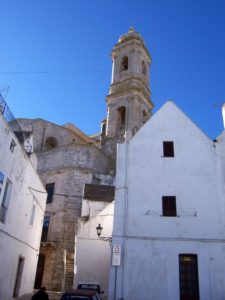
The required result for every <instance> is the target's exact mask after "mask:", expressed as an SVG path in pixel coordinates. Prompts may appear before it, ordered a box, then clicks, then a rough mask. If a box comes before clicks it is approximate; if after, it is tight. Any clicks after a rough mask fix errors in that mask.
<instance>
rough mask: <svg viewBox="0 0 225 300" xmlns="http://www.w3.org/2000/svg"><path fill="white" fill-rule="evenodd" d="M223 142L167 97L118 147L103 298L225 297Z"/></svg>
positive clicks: (175, 299)
mask: <svg viewBox="0 0 225 300" xmlns="http://www.w3.org/2000/svg"><path fill="white" fill-rule="evenodd" d="M224 146H225V133H224V132H223V133H222V134H221V135H220V136H219V137H218V139H217V141H216V140H215V141H212V140H211V139H210V138H208V137H207V136H206V135H205V134H204V133H203V132H202V131H201V130H200V129H199V128H198V127H197V126H196V125H195V124H194V123H193V122H192V121H191V120H190V119H189V118H188V117H187V116H186V115H185V114H184V113H183V112H182V111H181V110H180V109H179V108H178V107H177V106H176V105H175V104H174V103H173V102H172V101H168V102H167V103H166V104H165V105H163V107H162V108H161V109H160V110H159V111H158V112H157V113H155V114H154V116H152V117H151V119H150V120H149V121H148V122H147V123H146V124H145V125H144V126H143V127H142V128H141V129H140V130H139V131H138V132H137V133H136V134H135V136H134V137H133V138H132V139H131V140H130V141H128V142H125V143H123V144H120V145H119V146H118V153H117V175H116V195H115V210H114V228H113V245H115V244H118V245H120V246H121V264H120V265H119V266H112V267H111V271H110V287H109V290H110V291H109V299H110V300H113V299H124V300H128V299H129V300H131V299H132V300H134V299H151V300H166V299H168V300H178V299H204V300H209V299H213V300H217V299H218V300H219V299H224V295H225V259H224V257H225V214H224V212H225V210H224V204H225V202H224V199H225V197H224V196H225V189H224V181H225V166H224V164H225V163H224V162H225V159H224Z"/></svg>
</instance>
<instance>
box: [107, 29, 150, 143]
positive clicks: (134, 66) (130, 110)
mask: <svg viewBox="0 0 225 300" xmlns="http://www.w3.org/2000/svg"><path fill="white" fill-rule="evenodd" d="M111 57H112V80H111V85H110V89H109V95H108V96H107V98H106V102H107V104H108V107H107V122H106V134H105V137H106V138H111V139H113V140H116V141H117V142H119V141H121V142H122V141H124V135H125V133H126V134H129V135H130V136H132V135H134V134H135V132H136V131H137V130H138V129H139V128H140V127H141V126H142V125H143V124H144V123H145V122H146V121H147V120H148V119H149V118H150V117H151V115H152V108H153V106H154V104H153V103H152V101H151V92H150V85H149V69H150V65H151V61H152V59H151V56H150V53H149V52H148V50H147V49H146V47H145V42H144V40H143V39H142V37H141V35H140V34H139V33H138V32H135V30H134V28H133V27H131V28H130V30H129V32H128V33H127V34H124V35H122V36H121V37H120V38H119V41H118V43H117V44H116V45H115V46H114V47H113V50H112V53H111Z"/></svg>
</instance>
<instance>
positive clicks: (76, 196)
mask: <svg viewBox="0 0 225 300" xmlns="http://www.w3.org/2000/svg"><path fill="white" fill-rule="evenodd" d="M102 186H104V185H102ZM110 187H111V186H110ZM28 188H29V189H31V190H33V191H35V192H37V193H42V194H47V195H48V192H44V191H39V190H37V189H35V188H32V187H31V186H28ZM95 190H97V191H102V189H98V188H95ZM51 195H52V196H54V195H55V196H62V197H73V198H79V199H83V198H84V197H83V196H78V195H67V194H58V193H53V194H51ZM84 199H87V200H88V198H84Z"/></svg>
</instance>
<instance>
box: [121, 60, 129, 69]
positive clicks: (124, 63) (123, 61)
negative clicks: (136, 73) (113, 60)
mask: <svg viewBox="0 0 225 300" xmlns="http://www.w3.org/2000/svg"><path fill="white" fill-rule="evenodd" d="M127 70H128V57H127V56H124V57H122V60H121V71H127Z"/></svg>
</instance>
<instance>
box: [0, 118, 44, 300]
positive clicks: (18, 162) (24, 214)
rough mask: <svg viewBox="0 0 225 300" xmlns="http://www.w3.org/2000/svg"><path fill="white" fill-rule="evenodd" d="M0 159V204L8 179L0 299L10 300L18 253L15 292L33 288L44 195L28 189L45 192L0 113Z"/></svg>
mask: <svg viewBox="0 0 225 300" xmlns="http://www.w3.org/2000/svg"><path fill="white" fill-rule="evenodd" d="M12 139H13V140H14V141H15V143H16V146H15V148H14V151H13V152H11V151H10V144H11V141H12ZM0 158H1V159H0V171H1V172H2V173H3V174H4V182H3V185H2V186H1V193H0V205H1V203H2V200H3V194H4V189H5V184H6V180H7V179H9V180H10V181H11V183H12V192H11V197H10V200H9V206H8V210H7V216H6V220H5V223H3V222H0V266H1V268H0V269H1V272H0V299H4V300H10V299H12V294H13V290H14V286H15V280H16V273H17V265H18V260H19V257H20V256H22V257H23V258H24V259H25V261H24V268H23V272H22V280H21V285H20V290H19V295H23V294H26V293H31V292H32V291H33V285H34V279H35V273H36V266H37V258H38V252H39V245H40V237H41V231H42V222H43V215H44V210H45V204H46V194H45V193H38V192H35V191H34V190H30V189H29V187H32V188H34V189H36V190H38V191H40V192H45V189H44V187H43V185H42V183H41V180H40V178H39V176H38V175H37V173H36V172H35V170H34V168H33V166H32V164H31V162H30V159H29V157H28V156H27V154H26V153H25V152H24V150H23V148H22V146H21V145H20V143H19V142H18V140H17V138H16V137H15V135H14V134H13V132H12V131H11V129H10V128H9V126H8V124H7V123H6V121H5V120H4V119H3V117H2V115H0ZM33 206H35V214H34V221H33V224H32V225H31V224H30V220H31V214H32V209H33Z"/></svg>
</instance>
